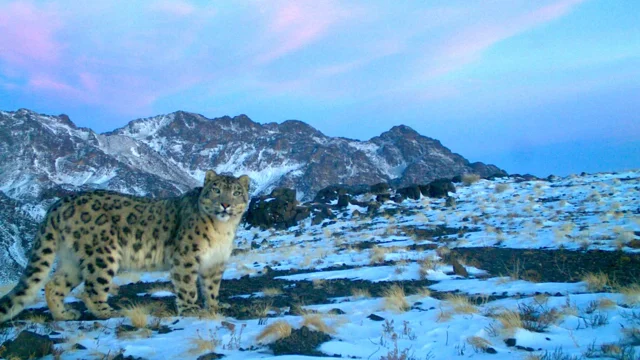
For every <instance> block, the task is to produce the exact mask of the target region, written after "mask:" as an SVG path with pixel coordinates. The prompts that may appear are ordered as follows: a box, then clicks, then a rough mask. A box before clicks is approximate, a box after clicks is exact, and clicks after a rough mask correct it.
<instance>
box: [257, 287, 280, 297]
mask: <svg viewBox="0 0 640 360" xmlns="http://www.w3.org/2000/svg"><path fill="white" fill-rule="evenodd" d="M262 293H263V294H264V296H278V295H282V289H278V288H275V287H270V288H264V289H262Z"/></svg>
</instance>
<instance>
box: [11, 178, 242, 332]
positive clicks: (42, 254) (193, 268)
mask: <svg viewBox="0 0 640 360" xmlns="http://www.w3.org/2000/svg"><path fill="white" fill-rule="evenodd" d="M249 196H250V194H249V177H248V176H247V175H242V176H240V177H234V176H230V175H218V174H216V173H215V171H213V170H209V171H207V172H206V173H205V179H204V185H203V186H202V187H197V188H195V189H193V190H191V191H189V192H187V193H185V194H183V195H182V196H177V197H172V198H165V199H153V198H150V197H139V196H133V195H126V194H122V193H118V192H114V191H108V190H93V191H87V192H80V193H75V194H72V195H68V196H64V197H62V198H60V199H59V200H58V201H56V202H55V203H54V204H53V205H51V207H50V208H49V210H48V211H47V214H46V215H45V218H44V221H43V222H42V223H41V224H40V227H39V230H38V233H37V235H36V237H35V239H34V244H33V248H32V249H31V254H30V256H29V263H28V265H27V267H26V268H25V270H24V273H23V274H22V276H21V278H20V280H19V282H18V284H17V285H16V286H15V287H14V288H13V290H11V291H10V292H9V293H8V294H7V295H5V296H4V297H2V298H1V299H0V322H5V321H8V320H10V319H12V318H13V317H15V316H16V315H18V314H19V313H20V312H21V311H22V310H23V309H24V307H25V306H27V305H29V304H30V303H31V302H33V301H34V299H35V297H36V296H37V294H38V292H39V291H40V290H41V289H42V285H43V284H44V283H45V282H47V280H48V278H49V273H50V272H51V269H52V268H53V266H54V261H55V260H56V259H57V265H56V269H55V272H54V274H53V276H52V277H51V279H50V280H49V281H48V282H47V284H46V286H45V287H44V289H45V299H46V302H47V305H48V307H49V310H50V311H51V314H52V316H53V318H54V319H55V320H75V319H78V318H80V316H81V314H80V312H79V311H77V310H74V309H72V308H70V307H68V306H67V305H65V304H64V298H65V296H67V295H68V294H69V292H70V291H71V290H72V289H73V288H75V287H76V286H78V285H79V284H80V283H82V282H84V294H83V296H82V299H83V301H84V303H85V305H86V307H87V309H88V310H89V311H90V312H91V313H92V314H93V315H94V316H96V317H97V318H100V319H105V318H110V317H114V316H117V312H116V311H115V310H114V309H113V308H112V307H111V306H110V305H109V304H108V303H107V298H108V294H109V293H110V292H111V291H112V290H113V289H114V288H115V285H114V284H113V278H114V276H116V274H117V273H118V271H120V270H167V271H169V274H170V277H171V282H172V283H173V287H174V291H175V293H176V295H177V297H176V305H177V310H178V314H181V315H189V314H196V313H198V312H199V311H201V310H202V308H201V304H203V303H204V306H205V308H212V307H216V306H217V305H218V304H217V300H218V299H217V298H218V294H219V290H220V282H221V280H222V273H223V271H224V268H225V264H226V262H227V261H228V259H229V257H230V255H231V252H232V250H233V245H234V244H233V243H234V238H235V235H236V230H237V228H238V226H239V224H240V221H241V219H242V216H243V213H244V212H245V211H246V209H247V206H248V202H249ZM201 296H202V297H204V299H201V298H200V299H199V297H201ZM202 300H204V301H202Z"/></svg>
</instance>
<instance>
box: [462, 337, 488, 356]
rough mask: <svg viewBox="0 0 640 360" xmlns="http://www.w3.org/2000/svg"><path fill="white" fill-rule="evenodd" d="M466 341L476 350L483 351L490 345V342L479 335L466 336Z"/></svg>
mask: <svg viewBox="0 0 640 360" xmlns="http://www.w3.org/2000/svg"><path fill="white" fill-rule="evenodd" d="M467 343H469V345H471V347H473V349H474V350H475V351H476V352H485V351H487V349H488V348H490V347H491V342H490V341H489V340H487V339H485V338H483V337H480V336H470V337H468V338H467Z"/></svg>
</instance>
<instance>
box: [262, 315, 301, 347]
mask: <svg viewBox="0 0 640 360" xmlns="http://www.w3.org/2000/svg"><path fill="white" fill-rule="evenodd" d="M291 330H292V329H291V325H289V323H288V322H286V321H282V320H281V321H276V322H274V323H272V324H271V325H269V326H267V327H266V328H264V330H262V332H260V334H258V336H257V337H256V341H257V342H259V343H262V344H268V343H272V342H274V341H276V340H279V339H284V338H286V337H289V336H291Z"/></svg>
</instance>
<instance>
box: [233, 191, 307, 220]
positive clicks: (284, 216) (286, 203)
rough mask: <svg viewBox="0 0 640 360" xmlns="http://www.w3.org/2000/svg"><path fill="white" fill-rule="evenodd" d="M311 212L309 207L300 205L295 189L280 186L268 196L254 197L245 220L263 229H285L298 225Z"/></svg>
mask: <svg viewBox="0 0 640 360" xmlns="http://www.w3.org/2000/svg"><path fill="white" fill-rule="evenodd" d="M309 214H310V210H309V208H308V207H305V206H298V201H297V200H296V191H295V190H293V189H286V188H278V189H274V190H273V191H272V192H271V193H270V194H269V195H267V196H260V197H255V198H253V199H252V200H251V203H250V204H249V209H248V210H247V213H246V215H245V221H246V223H247V224H249V225H251V226H256V227H260V228H263V229H266V228H275V229H285V228H288V227H290V226H294V225H296V224H297V223H298V222H299V221H301V220H303V219H305V218H307V217H308V216H309Z"/></svg>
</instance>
